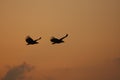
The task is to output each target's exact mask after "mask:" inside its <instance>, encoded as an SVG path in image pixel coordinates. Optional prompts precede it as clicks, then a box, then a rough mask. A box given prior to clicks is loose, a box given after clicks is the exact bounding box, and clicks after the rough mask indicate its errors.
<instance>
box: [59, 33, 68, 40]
mask: <svg viewBox="0 0 120 80" xmlns="http://www.w3.org/2000/svg"><path fill="white" fill-rule="evenodd" d="M67 36H68V34H66V35H65V36H64V37H62V38H60V40H62V39H64V38H66V37H67Z"/></svg>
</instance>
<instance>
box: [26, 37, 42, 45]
mask: <svg viewBox="0 0 120 80" xmlns="http://www.w3.org/2000/svg"><path fill="white" fill-rule="evenodd" d="M40 39H41V37H40V38H38V39H36V40H33V39H32V38H31V37H30V36H27V37H26V39H25V41H26V42H27V45H33V44H38V43H39V42H37V41H38V40H40Z"/></svg>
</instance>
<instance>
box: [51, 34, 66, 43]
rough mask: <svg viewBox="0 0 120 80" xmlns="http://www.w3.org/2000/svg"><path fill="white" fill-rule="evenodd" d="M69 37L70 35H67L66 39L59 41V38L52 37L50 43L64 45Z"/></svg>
mask: <svg viewBox="0 0 120 80" xmlns="http://www.w3.org/2000/svg"><path fill="white" fill-rule="evenodd" d="M67 36H68V34H66V35H65V36H64V37H62V38H60V39H58V38H55V37H52V38H51V39H50V41H51V42H52V44H59V43H63V42H64V41H63V39H64V38H66V37H67Z"/></svg>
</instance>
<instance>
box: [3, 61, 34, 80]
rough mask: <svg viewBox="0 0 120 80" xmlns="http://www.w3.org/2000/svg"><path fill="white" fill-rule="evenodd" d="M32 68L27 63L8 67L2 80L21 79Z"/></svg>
mask: <svg viewBox="0 0 120 80" xmlns="http://www.w3.org/2000/svg"><path fill="white" fill-rule="evenodd" d="M31 70H33V67H32V66H30V65H29V64H26V63H23V64H21V65H18V66H15V67H13V68H10V69H9V70H8V71H7V73H6V74H5V76H4V77H3V79H2V80H23V79H24V78H25V74H26V73H28V72H30V71H31Z"/></svg>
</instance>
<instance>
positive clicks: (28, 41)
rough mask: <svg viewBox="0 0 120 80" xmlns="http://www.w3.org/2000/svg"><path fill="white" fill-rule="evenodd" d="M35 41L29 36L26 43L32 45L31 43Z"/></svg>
mask: <svg viewBox="0 0 120 80" xmlns="http://www.w3.org/2000/svg"><path fill="white" fill-rule="evenodd" d="M33 41H34V40H33V39H32V38H31V37H30V36H27V37H26V42H27V43H31V42H33Z"/></svg>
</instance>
